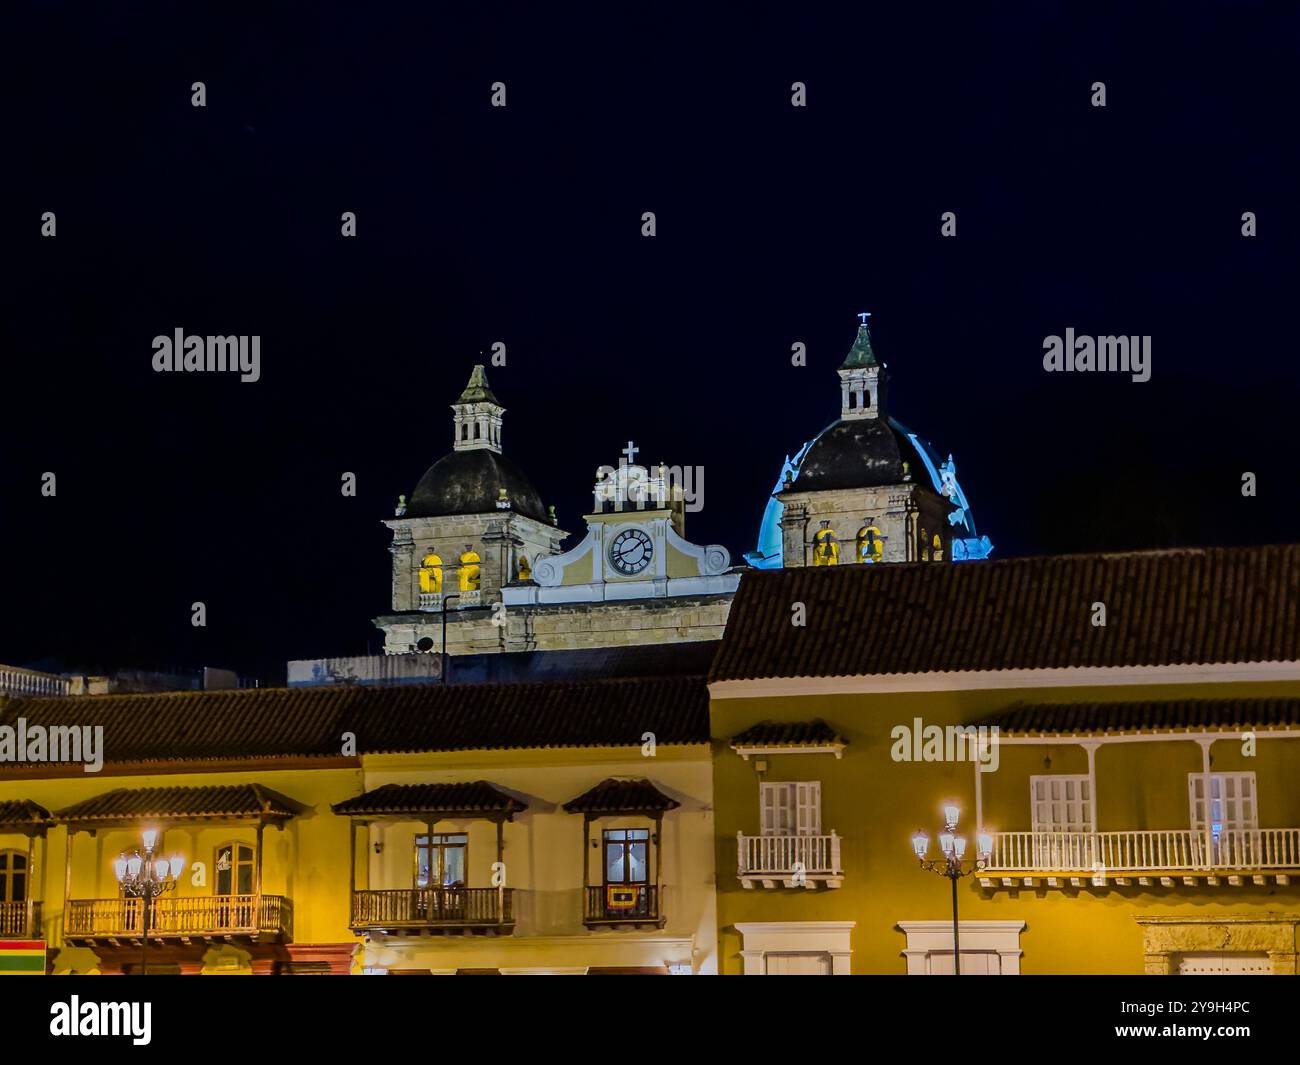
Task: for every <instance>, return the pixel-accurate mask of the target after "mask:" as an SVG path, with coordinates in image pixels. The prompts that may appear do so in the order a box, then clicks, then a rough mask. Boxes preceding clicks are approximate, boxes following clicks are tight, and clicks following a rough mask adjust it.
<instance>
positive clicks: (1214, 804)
mask: <svg viewBox="0 0 1300 1065" xmlns="http://www.w3.org/2000/svg"><path fill="white" fill-rule="evenodd" d="M1205 783H1206V780H1205V774H1204V773H1188V774H1187V792H1188V799H1189V803H1190V806H1191V820H1192V828H1193V829H1194V830H1196V831H1198V832H1204V831H1205V821H1206V816H1205V815H1206V810H1205ZM1209 784H1210V796H1209V798H1210V810H1209V821H1210V830H1211V831H1212V832H1215V833H1218V832H1221V831H1224V830H1227V831H1241V830H1249V829H1256V828H1259V816H1258V813H1257V812H1256V809H1255V774H1254V773H1211V774H1210V775H1209Z"/></svg>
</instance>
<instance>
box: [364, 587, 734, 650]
mask: <svg viewBox="0 0 1300 1065" xmlns="http://www.w3.org/2000/svg"><path fill="white" fill-rule="evenodd" d="M731 600H732V596H731V595H730V594H728V595H718V596H698V597H697V596H690V597H680V598H674V599H648V600H627V601H620V602H609V601H606V602H601V603H561V604H554V605H547V606H528V607H515V608H511V609H510V610H507V611H506V612H505V615H504V617H505V624H504V625H498V624H495V623H494V622H493V611H492V609H491V608H483V609H479V610H453V611H449V612H448V615H447V653H448V654H452V655H463V654H485V653H491V652H496V651H555V650H577V649H583V648H588V647H626V646H630V645H640V644H659V643H681V642H684V641H694V640H720V639H721V638H722V632H723V629H724V628H725V627H726V624H727V614H728V613H729V612H730V609H731ZM375 623H376V624H377V625H378V626H379V627H380V628H381V629H383V630H384V634H385V642H384V651H385V652H386V653H388V654H403V653H405V652H407V651H409V650H410V648H411V647H412V646H413V645H415V644H417V643H418V642H419V641H420V639H422V638H423V637H426V636H427V637H429V638H431V639H432V640H433V649H434V650H435V651H436V650H439V649H440V648H441V646H442V618H441V615H439V614H433V613H428V614H419V613H416V614H402V615H391V616H388V617H383V618H378V619H376V622H375Z"/></svg>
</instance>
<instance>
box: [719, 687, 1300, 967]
mask: <svg viewBox="0 0 1300 1065" xmlns="http://www.w3.org/2000/svg"><path fill="white" fill-rule="evenodd" d="M1297 694H1300V686H1296V685H1291V686H1287V685H1276V684H1275V685H1255V686H1246V685H1232V686H1229V685H1221V684H1216V685H1212V686H1206V685H1202V686H1199V687H1196V688H1185V687H1184V688H1178V687H1165V688H1156V687H1152V686H1142V687H1136V688H1117V687H1112V688H1103V689H1095V690H1087V689H1071V690H1062V689H1051V690H1038V691H1034V690H1019V691H980V692H938V693H915V694H901V695H899V694H895V695H834V696H832V695H826V696H800V697H767V698H725V699H724V698H714V699H713V700H712V704H711V715H712V733H713V736H714V757H715V769H714V786H715V795H716V800H715V804H716V814H715V820H716V825H717V851H716V860H717V867H718V884H719V891H718V920H719V928H720V935H719V953H720V959H721V968H722V971H723V972H724V973H739V972H741V970H742V963H741V959H740V957H739V951H740V949H741V942H742V937H741V936H740V934H739V933H738V932H736V931H735V927H734V926H735V925H736V924H737V923H738V922H739V923H744V922H751V921H752V922H763V921H856V922H857V927H856V928H855V929H854V931H853V933H852V947H853V952H854V953H853V957H852V971H853V972H855V973H898V974H901V973H903V972H904V971H905V963H904V958H903V955H902V951H903V949H904V946H905V944H906V937H905V935H904V934H903V933H902V931H900V930H899V929H898V928H897V927H896V926H897V923H898V922H899V921H912V920H949V919H951V898H950V894H949V892H950V888H949V882H948V881H947V880H945V879H943V878H941V877H939V876H937V875H935V874H932V873H928V872H925V871H923V870H921V869H920V868H919V867H918V865H917V862H916V859H915V857H914V856H913V852H912V849H911V836H912V834H913V833H914V832H915V831H916V830H917V829H918V828H925V830H926V831H927V832H929V833H930V835H931V838H932V839H933V837H934V836H935V835H936V834H937V832H938V831H939V828H940V824H941V816H942V815H941V810H940V805H941V803H942V802H943V800H945V799H947V798H950V797H955V798H956V799H957V800H958V801H959V802H960V804H961V806H962V809H963V827H964V828H965V829H966V830H967V832H968V833H969V835H970V836H971V837H972V850H973V835H974V828H975V819H974V812H975V800H974V790H975V789H974V767H973V766H972V764H971V763H970V762H962V763H942V762H896V761H894V760H892V758H891V757H890V747H891V744H892V740H891V738H890V730H891V729H892V728H893V727H894V726H896V725H900V724H905V725H909V726H910V725H911V724H912V722H913V719H914V718H916V717H920V718H921V719H922V720H923V722H924V723H925V724H939V725H946V724H958V723H972V722H974V721H976V720H978V719H980V718H982V717H984V716H986V715H989V714H992V713H996V712H999V711H1001V710H1004V709H1006V708H1008V707H1010V706H1012V705H1014V704H1015V703H1018V702H1026V703H1032V702H1065V701H1079V702H1082V701H1091V700H1098V701H1124V700H1136V699H1153V698H1170V699H1174V698H1190V697H1197V698H1210V697H1213V698H1230V697H1239V698H1240V697H1247V696H1269V695H1290V696H1292V697H1294V696H1296V695H1297ZM819 717H820V718H823V719H825V720H826V721H828V722H829V723H830V724H831V725H832V726H834V727H835V728H836V729H837V730H838V731H839V732H840V734H841V735H842V736H843V737H844V738H845V739H846V740H847V741H848V743H849V746H848V747H847V749H846V750H845V752H844V756H843V758H842V759H840V760H837V759H836V758H835V757H834V756H832V755H829V754H818V755H811V754H801V755H794V754H789V755H784V754H778V755H774V756H770V757H769V758H768V765H769V772H768V773H767V775H766V777H765V778H763V779H767V780H774V781H776V780H820V781H822V831H823V832H824V833H829V832H830V831H832V830H834V831H835V832H837V833H839V834H840V835H841V836H842V837H843V843H842V862H843V868H844V881H843V886H842V887H841V888H839V889H827V888H822V887H818V888H816V889H814V890H808V889H804V888H789V889H787V888H775V889H771V890H767V889H763V888H761V887H759V888H753V889H749V890H746V889H744V888H743V887H742V886H741V884H740V882H739V881H738V880H737V878H736V875H735V870H736V833H737V831H743V832H745V833H746V834H747V835H748V834H757V833H758V832H759V812H758V785H759V780H760V777H759V775H758V774H757V773H756V771H755V768H754V762H753V761H749V762H746V761H744V760H743V759H742V758H741V757H740V756H739V755H737V754H736V753H735V752H734V751H733V750H731V748H730V746H729V740H730V738H731V737H732V736H734V735H736V734H737V733H739V732H740V731H742V730H743V729H745V728H747V727H748V726H750V725H753V724H756V723H757V722H760V721H764V720H775V721H808V720H811V719H814V718H819ZM1261 736H1264V738H1261V739H1260V740H1259V744H1258V751H1259V753H1258V755H1257V756H1256V757H1254V758H1243V757H1242V756H1241V754H1240V743H1239V742H1227V741H1219V742H1218V743H1216V744H1215V746H1214V748H1213V755H1214V762H1213V766H1212V768H1213V769H1214V770H1219V771H1226V770H1238V769H1241V770H1254V772H1255V773H1256V775H1257V784H1258V789H1259V796H1260V798H1259V823H1260V826H1261V827H1294V826H1300V741H1297V740H1269V739H1267V738H1266V736H1265V734H1261ZM1000 754H1001V762H1000V765H999V768H998V771H997V772H994V773H986V774H984V775H983V783H982V790H983V796H984V802H985V818H984V820H985V824H986V826H991V827H993V828H996V829H1000V830H1003V831H1016V830H1024V831H1027V830H1029V828H1030V817H1031V814H1030V808H1029V779H1028V778H1029V775H1030V774H1031V773H1043V772H1047V771H1048V770H1046V769H1045V768H1044V766H1043V758H1044V756H1045V755H1050V758H1051V762H1052V765H1051V769H1050V772H1052V773H1067V772H1068V773H1084V772H1086V771H1087V761H1086V756H1085V755H1084V753H1083V751H1082V749H1081V748H1079V747H1078V746H1077V745H1074V744H1065V743H1062V744H1059V745H1055V744H1054V745H1052V746H1050V747H1028V748H1017V747H1012V746H1010V745H1006V746H1003V747H1001V749H1000ZM1200 770H1201V754H1200V748H1199V747H1198V746H1197V745H1196V744H1195V743H1193V742H1187V741H1183V742H1178V743H1143V744H1133V745H1123V746H1121V745H1118V744H1117V745H1112V746H1104V747H1102V748H1101V749H1100V751H1099V753H1098V755H1097V797H1098V826H1097V827H1098V830H1099V831H1106V830H1118V829H1125V828H1132V829H1138V828H1153V829H1154V828H1177V829H1186V828H1188V827H1189V820H1188V795H1187V773H1188V772H1192V771H1195V772H1199V771H1200ZM936 849H937V848H936V847H935V846H934V845H933V844H932V851H931V853H932V854H934V852H935V850H936ZM1067 883H1068V881H1067ZM1086 883H1087V882H1086V881H1085V884H1086ZM959 897H960V907H961V918H962V919H963V920H976V919H988V920H1023V921H1025V922H1026V927H1025V929H1024V931H1023V932H1022V934H1021V937H1020V946H1021V948H1022V949H1023V951H1024V955H1023V959H1022V972H1024V973H1027V974H1032V973H1141V972H1142V971H1143V956H1142V932H1141V928H1140V927H1139V925H1138V924H1137V922H1136V921H1135V919H1134V918H1135V917H1136V916H1137V915H1152V914H1201V915H1204V914H1211V913H1225V914H1226V913H1233V914H1249V913H1290V914H1294V913H1300V884H1296V883H1295V882H1293V883H1292V884H1291V885H1290V886H1286V887H1284V886H1279V885H1277V884H1275V883H1272V882H1271V881H1270V883H1269V884H1268V885H1267V886H1263V887H1259V886H1254V885H1252V884H1250V883H1249V882H1247V884H1246V885H1245V886H1241V887H1230V886H1228V884H1227V881H1226V877H1225V879H1224V881H1223V884H1222V886H1220V887H1209V886H1199V887H1196V888H1188V887H1183V886H1181V885H1179V886H1177V887H1174V888H1168V889H1165V888H1139V887H1137V886H1136V884H1135V885H1134V886H1132V887H1127V888H1125V887H1113V886H1112V887H1110V888H1108V889H1106V890H1101V889H1093V888H1091V887H1090V886H1084V887H1082V888H1071V887H1067V888H1065V889H1064V890H1062V889H1049V888H1046V887H1036V888H1021V889H1019V890H1015V891H1008V890H1005V889H999V890H996V891H990V890H985V889H981V887H980V886H979V884H978V883H977V882H976V881H974V880H972V879H970V878H968V879H966V880H963V881H961V883H960V887H959Z"/></svg>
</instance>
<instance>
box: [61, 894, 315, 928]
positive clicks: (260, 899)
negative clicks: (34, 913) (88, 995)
mask: <svg viewBox="0 0 1300 1065" xmlns="http://www.w3.org/2000/svg"><path fill="white" fill-rule="evenodd" d="M141 916H142V912H141V900H140V899H71V900H69V902H68V906H67V912H66V913H65V915H64V928H63V934H64V936H65V937H66V938H68V939H118V938H120V939H133V938H134V939H139V938H140V932H141ZM290 918H291V907H290V904H289V900H288V899H286V898H284V897H283V896H280V895H192V896H185V895H181V896H174V895H164V896H163V897H162V898H160V899H156V900H155V901H154V903H153V907H152V909H151V910H150V913H149V938H150V939H182V938H188V937H190V936H194V937H197V938H233V937H244V936H248V937H257V938H275V937H283V938H288V936H289V934H290V932H291V920H290Z"/></svg>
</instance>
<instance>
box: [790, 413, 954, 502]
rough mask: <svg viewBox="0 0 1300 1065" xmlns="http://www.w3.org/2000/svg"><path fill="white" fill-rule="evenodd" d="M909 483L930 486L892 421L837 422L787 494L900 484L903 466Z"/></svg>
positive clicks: (904, 433)
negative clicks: (913, 482)
mask: <svg viewBox="0 0 1300 1065" xmlns="http://www.w3.org/2000/svg"><path fill="white" fill-rule="evenodd" d="M904 462H906V463H907V472H908V474H909V475H910V477H911V479H912V480H914V481H919V482H920V483H922V484H929V483H930V475H929V472H928V471H927V470H926V468H925V464H924V462H923V461H922V459H921V455H920V453H919V452H918V451H917V449H916V447H915V446H913V444H912V441H911V440H910V439H908V432H907V429H905V428H904V427H903V426H902V425H900V424H899V423H898V422H896V421H894V419H893V418H888V417H886V418H850V419H841V420H840V421H837V422H834V423H833V424H831V425H829V426H827V427H826V428H825V429H823V430H822V431H821V433H820V434H819V435H818V436H817V438H816V439H815V440H814V441H813V442H812V446H811V447H809V448H808V453H807V454H806V455H805V456H804V457H803V461H802V462H800V463H799V476H798V477H797V478H795V481H794V483H793V484H792V485H790V490H791V491H793V492H816V491H824V490H826V489H834V488H872V487H875V486H876V485H884V484H901V483H902V481H903V463H904Z"/></svg>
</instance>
